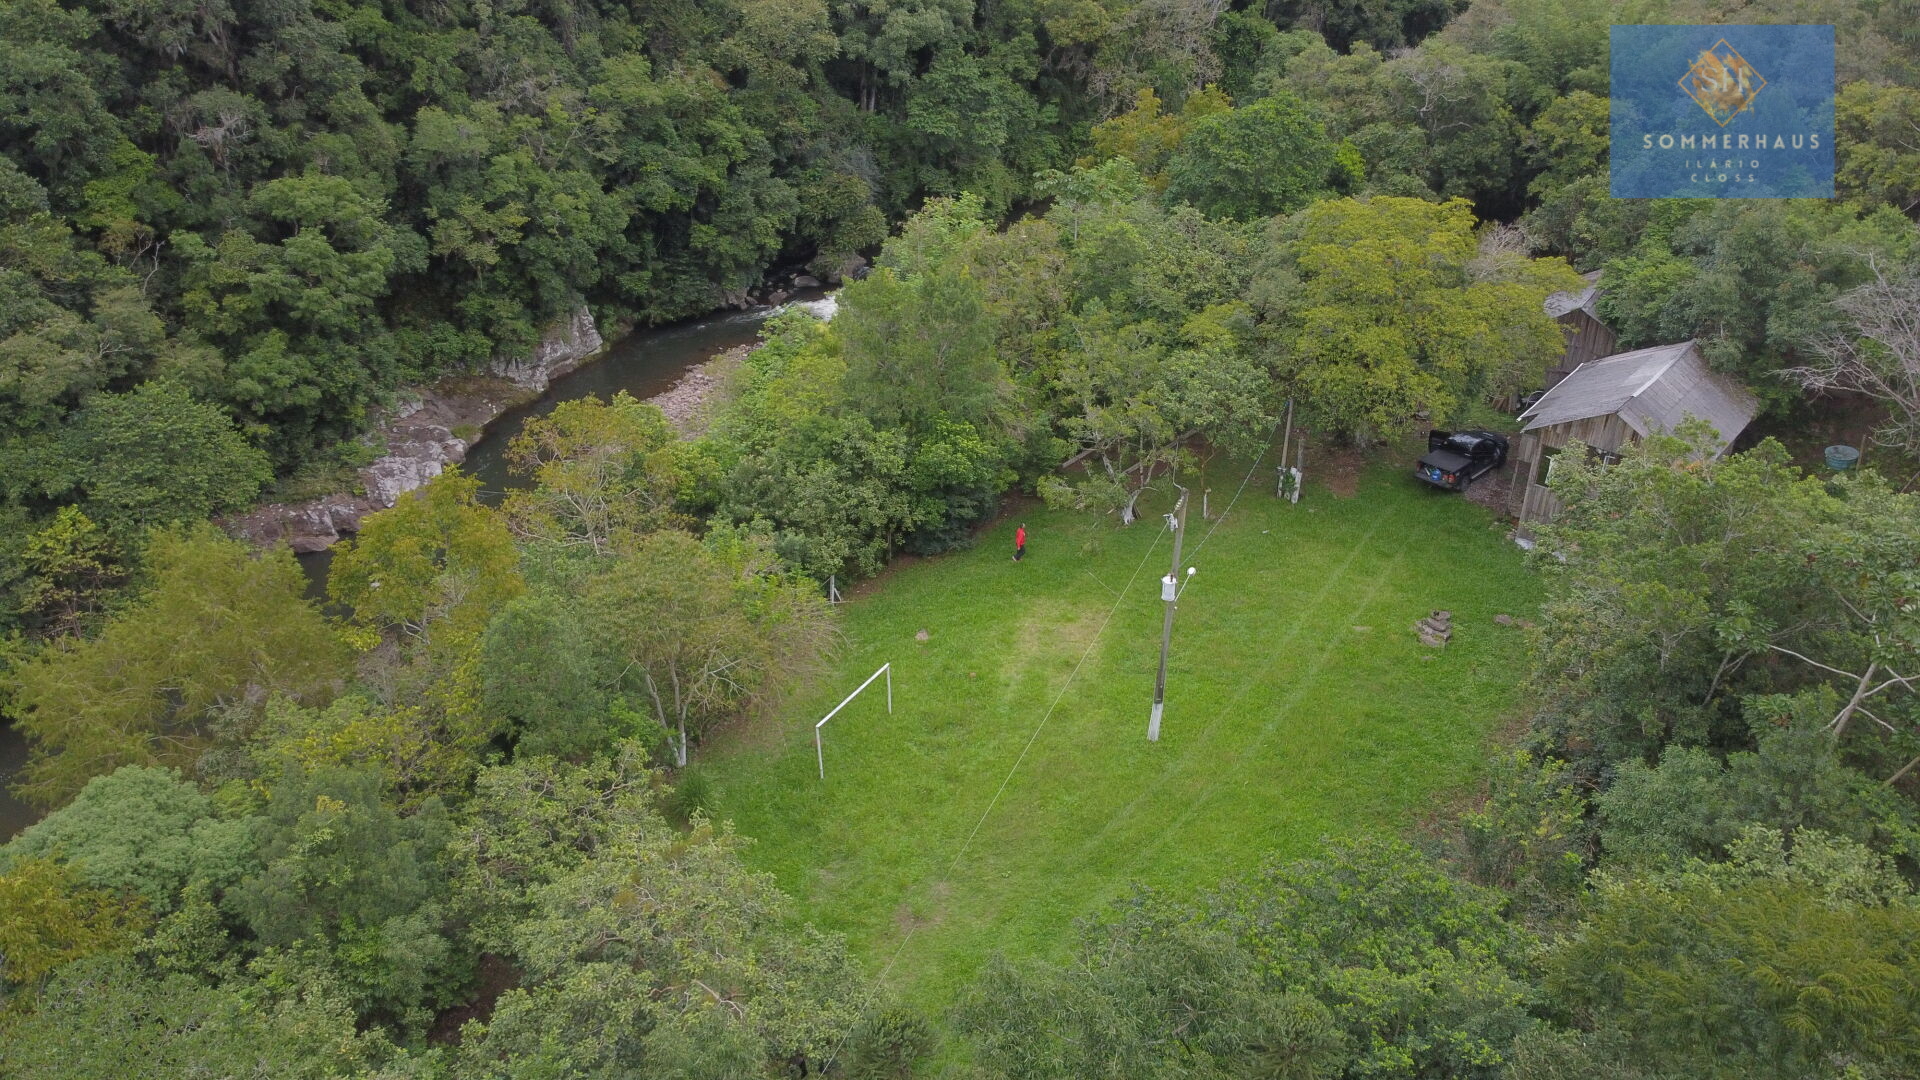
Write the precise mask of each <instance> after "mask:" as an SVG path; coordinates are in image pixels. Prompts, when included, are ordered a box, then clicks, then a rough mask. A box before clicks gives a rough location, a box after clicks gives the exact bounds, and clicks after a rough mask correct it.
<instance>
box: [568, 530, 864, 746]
mask: <svg viewBox="0 0 1920 1080" xmlns="http://www.w3.org/2000/svg"><path fill="white" fill-rule="evenodd" d="M581 612H582V615H583V618H582V620H581V628H582V630H583V633H582V634H581V635H580V639H581V640H583V641H588V642H593V643H594V645H593V646H592V647H594V648H596V649H599V650H602V655H603V656H604V657H605V663H606V668H605V671H606V673H607V675H608V677H609V680H608V681H609V685H612V686H614V687H617V688H618V689H619V690H620V691H621V692H623V693H624V694H626V695H627V696H628V697H629V698H630V699H631V700H633V701H634V702H636V703H638V704H639V707H640V709H641V710H642V711H644V712H645V713H646V715H649V716H651V717H652V718H653V719H654V720H655V721H656V722H658V724H659V725H660V729H661V730H662V731H663V732H664V734H665V736H666V740H667V743H668V745H669V747H670V748H671V750H672V752H673V757H674V762H675V764H678V765H685V764H686V763H687V752H688V749H689V747H690V744H691V741H692V740H693V739H694V738H697V737H699V736H700V735H701V734H703V733H704V732H706V731H707V730H709V729H711V728H712V727H713V726H714V725H716V724H718V723H720V722H721V721H724V720H727V719H731V718H733V717H735V716H738V715H740V714H741V713H742V712H743V711H745V710H747V709H749V708H751V707H753V706H754V705H756V704H758V703H759V702H761V701H763V700H764V699H765V698H766V697H767V696H768V695H770V694H772V693H775V692H777V691H778V690H779V689H780V688H781V686H782V685H784V683H785V681H786V680H788V679H790V678H791V677H793V676H794V675H797V674H799V673H800V672H803V671H805V670H807V669H808V668H809V667H810V666H811V665H812V664H813V663H814V662H815V661H817V660H818V659H819V658H820V657H821V655H822V653H823V652H824V650H825V648H826V647H827V645H828V643H829V641H830V637H831V634H832V627H831V623H830V622H829V621H828V615H827V610H826V602H825V601H824V600H823V599H821V598H820V596H819V595H818V593H817V592H816V591H815V590H814V589H812V588H810V587H809V586H807V585H806V584H803V583H799V582H793V581H789V580H786V579H784V578H781V577H777V576H767V575H761V574H757V573H754V572H753V571H752V569H751V568H748V567H744V566H741V565H739V564H737V562H736V561H735V560H732V559H729V558H726V557H724V556H722V555H717V554H716V553H714V552H712V551H710V550H708V549H707V548H705V547H703V546H702V545H701V544H700V543H699V541H697V540H695V539H694V538H693V537H691V536H688V535H686V534H685V533H677V532H662V533H655V534H653V535H651V536H649V537H647V538H646V539H645V540H644V541H642V542H641V543H640V544H638V545H636V546H635V548H634V550H633V552H632V553H631V554H629V555H627V556H625V557H623V558H621V559H619V560H618V561H616V562H614V563H613V564H612V565H610V566H608V567H606V568H605V569H604V570H601V571H600V572H598V573H596V574H594V575H593V576H592V577H590V578H588V579H587V580H586V581H585V582H584V584H583V586H582V590H581Z"/></svg>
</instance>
